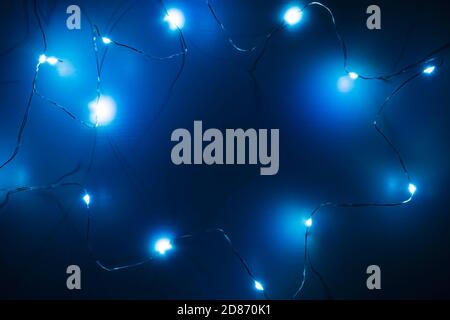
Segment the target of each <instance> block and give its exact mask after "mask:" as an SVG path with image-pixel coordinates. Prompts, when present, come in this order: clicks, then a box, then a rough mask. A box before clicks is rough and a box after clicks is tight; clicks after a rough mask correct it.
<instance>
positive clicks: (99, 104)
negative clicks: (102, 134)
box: [89, 96, 116, 126]
mask: <svg viewBox="0 0 450 320" xmlns="http://www.w3.org/2000/svg"><path fill="white" fill-rule="evenodd" d="M89 110H90V112H91V122H92V123H94V124H95V125H97V126H102V125H107V124H109V123H111V122H112V121H113V120H114V117H115V116H116V103H115V102H114V100H113V99H112V98H111V97H108V96H101V97H100V99H98V101H97V99H95V100H93V101H91V102H90V103H89Z"/></svg>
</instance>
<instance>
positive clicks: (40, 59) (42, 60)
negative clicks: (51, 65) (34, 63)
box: [39, 54, 47, 64]
mask: <svg viewBox="0 0 450 320" xmlns="http://www.w3.org/2000/svg"><path fill="white" fill-rule="evenodd" d="M46 61H47V56H46V55H45V54H41V55H40V56H39V63H40V64H43V63H45V62H46Z"/></svg>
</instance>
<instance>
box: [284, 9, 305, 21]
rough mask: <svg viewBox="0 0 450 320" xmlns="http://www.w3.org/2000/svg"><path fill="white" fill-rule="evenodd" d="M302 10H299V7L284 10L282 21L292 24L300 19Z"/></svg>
mask: <svg viewBox="0 0 450 320" xmlns="http://www.w3.org/2000/svg"><path fill="white" fill-rule="evenodd" d="M302 17H303V12H302V11H301V10H300V8H299V7H292V8H290V9H288V10H287V11H286V13H285V14H284V21H285V22H286V23H287V24H288V25H290V26H293V25H295V24H297V23H299V22H300V20H302Z"/></svg>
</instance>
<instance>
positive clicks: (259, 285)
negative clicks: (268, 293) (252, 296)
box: [255, 280, 264, 291]
mask: <svg viewBox="0 0 450 320" xmlns="http://www.w3.org/2000/svg"><path fill="white" fill-rule="evenodd" d="M255 288H256V290H258V291H264V287H263V286H262V284H261V283H260V282H259V281H256V280H255Z"/></svg>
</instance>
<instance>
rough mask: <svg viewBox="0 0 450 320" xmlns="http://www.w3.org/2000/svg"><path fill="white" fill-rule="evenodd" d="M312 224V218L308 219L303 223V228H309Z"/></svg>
mask: <svg viewBox="0 0 450 320" xmlns="http://www.w3.org/2000/svg"><path fill="white" fill-rule="evenodd" d="M312 224H313V221H312V218H309V219H308V220H306V221H305V226H306V227H307V228H311V227H312Z"/></svg>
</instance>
